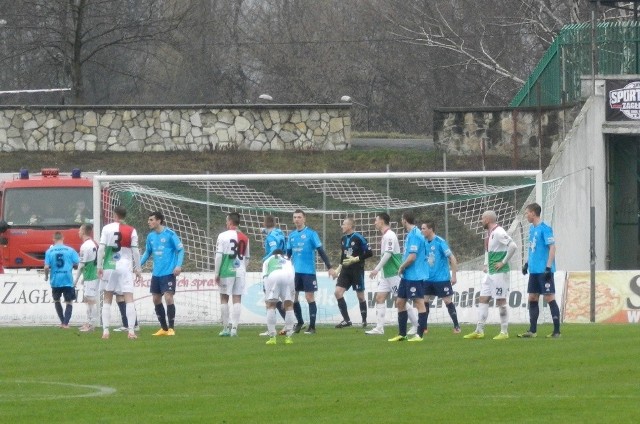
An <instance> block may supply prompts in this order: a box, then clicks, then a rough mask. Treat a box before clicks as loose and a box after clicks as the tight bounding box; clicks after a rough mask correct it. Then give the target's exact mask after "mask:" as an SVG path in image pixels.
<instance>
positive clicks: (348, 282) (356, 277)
mask: <svg viewBox="0 0 640 424" xmlns="http://www.w3.org/2000/svg"><path fill="white" fill-rule="evenodd" d="M354 224H355V222H354V220H353V218H345V219H344V220H343V221H342V225H341V226H340V228H341V229H342V234H343V236H342V239H341V241H340V246H341V250H342V253H341V255H340V263H341V264H342V270H341V271H340V274H339V275H338V281H337V283H336V290H335V296H336V300H337V301H338V308H339V309H340V313H341V314H342V322H340V323H339V324H337V325H336V328H345V327H351V325H352V324H351V318H349V311H348V310H347V302H346V301H345V300H344V292H345V291H347V290H349V288H350V287H353V290H355V292H356V296H357V297H358V302H359V303H360V316H361V317H362V328H365V327H366V326H367V300H366V299H365V297H364V261H365V259H367V258H370V257H371V256H373V252H372V251H371V248H370V247H369V244H368V243H367V240H366V239H365V238H364V237H363V236H362V234H360V233H357V232H356V231H355V230H354Z"/></svg>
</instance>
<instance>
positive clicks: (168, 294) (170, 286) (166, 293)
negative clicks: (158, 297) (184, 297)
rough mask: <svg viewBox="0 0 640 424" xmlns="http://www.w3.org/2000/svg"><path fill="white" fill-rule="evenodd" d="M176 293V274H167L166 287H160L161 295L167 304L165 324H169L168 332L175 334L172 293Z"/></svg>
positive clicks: (174, 305) (174, 308) (174, 306)
mask: <svg viewBox="0 0 640 424" xmlns="http://www.w3.org/2000/svg"><path fill="white" fill-rule="evenodd" d="M175 293H176V276H175V275H173V274H169V275H168V276H167V282H166V287H164V286H163V287H162V295H163V297H164V302H165V303H166V304H167V325H168V326H169V333H170V334H175V333H174V330H175V325H176V304H175V302H174V299H173V297H174V295H175Z"/></svg>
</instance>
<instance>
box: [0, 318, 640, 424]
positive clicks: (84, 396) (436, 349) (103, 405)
mask: <svg viewBox="0 0 640 424" xmlns="http://www.w3.org/2000/svg"><path fill="white" fill-rule="evenodd" d="M155 330H156V328H155V326H154V327H151V326H147V327H143V329H142V331H141V335H140V338H139V339H138V340H136V341H130V340H127V338H126V334H122V333H112V334H111V339H110V340H101V339H100V332H98V331H96V332H94V333H90V334H80V333H77V332H76V330H61V329H58V328H54V327H39V328H1V329H0V333H1V334H2V336H3V342H2V345H3V349H2V360H1V362H0V363H1V364H2V366H1V368H0V370H1V371H0V416H1V417H2V418H1V421H2V422H3V423H12V422H13V423H44V422H53V423H62V422H65V423H66V422H69V423H140V424H142V423H168V422H193V423H262V422H265V423H266V422H283V423H296V422H305V423H310V422H326V423H355V422H359V423H385V422H413V423H415V422H436V423H439V422H447V423H448V422H455V423H458V422H460V423H462V422H469V423H470V422H492V423H496V422H509V423H523V422H553V423H567V422H570V423H586V422H593V423H595V422H597V423H604V422H607V423H624V422H629V423H631V422H638V416H639V414H640V409H639V406H638V405H640V402H639V401H640V367H639V366H638V365H639V358H640V356H639V353H640V343H639V342H640V332H639V328H638V327H637V326H630V325H566V326H564V327H563V338H562V339H558V340H554V339H546V338H544V337H543V336H544V334H546V332H547V331H548V330H549V326H548V325H545V326H543V327H542V328H541V329H540V336H539V337H538V338H536V339H517V338H515V334H516V333H517V332H522V331H524V330H526V328H525V326H523V325H519V326H517V325H512V326H511V329H510V331H511V334H512V338H511V339H509V340H506V341H500V342H498V341H494V340H491V339H490V338H488V339H485V340H464V339H463V338H462V335H454V334H452V333H451V330H450V328H449V327H432V328H431V331H430V333H429V334H428V336H426V338H425V340H424V341H423V342H422V343H406V342H405V343H389V342H387V338H388V337H391V336H393V335H395V328H394V327H387V334H386V335H385V336H366V335H364V334H363V332H362V329H356V328H349V329H344V330H336V329H334V328H329V327H326V328H325V327H320V328H319V330H318V334H316V335H315V336H309V335H304V334H302V333H301V334H299V335H296V336H295V338H294V341H295V343H294V344H293V345H285V344H284V343H283V341H282V338H279V342H280V343H278V344H277V345H276V346H266V345H265V344H264V343H265V341H266V338H264V337H258V336H257V334H258V332H259V331H262V330H263V328H262V327H242V328H241V329H240V337H238V338H219V337H218V336H217V333H218V331H219V327H213V326H212V327H190V328H178V330H177V335H176V336H175V337H164V338H156V337H152V336H151V334H152V333H153V332H154V331H155ZM471 330H472V327H471V326H469V325H467V326H463V333H466V332H467V331H471ZM497 331H498V329H497V326H490V327H489V328H488V331H487V335H488V336H493V334H494V333H496V332H497ZM541 336H542V337H541Z"/></svg>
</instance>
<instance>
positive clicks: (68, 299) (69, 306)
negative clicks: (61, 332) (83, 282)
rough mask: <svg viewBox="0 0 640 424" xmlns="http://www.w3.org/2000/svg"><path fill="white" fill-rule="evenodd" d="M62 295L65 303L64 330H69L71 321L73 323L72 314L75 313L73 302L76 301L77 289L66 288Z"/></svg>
mask: <svg viewBox="0 0 640 424" xmlns="http://www.w3.org/2000/svg"><path fill="white" fill-rule="evenodd" d="M62 293H63V296H64V303H65V307H64V322H63V323H62V328H69V321H71V314H72V313H73V301H74V300H76V289H75V287H65V288H64V290H63V292H62Z"/></svg>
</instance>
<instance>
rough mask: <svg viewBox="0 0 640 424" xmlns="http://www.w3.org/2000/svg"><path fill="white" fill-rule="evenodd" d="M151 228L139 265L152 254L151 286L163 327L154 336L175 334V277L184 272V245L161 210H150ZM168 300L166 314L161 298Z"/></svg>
mask: <svg viewBox="0 0 640 424" xmlns="http://www.w3.org/2000/svg"><path fill="white" fill-rule="evenodd" d="M147 224H149V229H150V230H151V232H150V233H149V234H148V235H147V242H146V244H145V250H144V254H143V255H142V259H140V265H144V264H145V263H146V262H147V260H148V259H149V258H150V257H151V255H153V270H152V271H151V287H150V289H149V291H150V292H151V296H152V298H153V305H154V307H155V310H156V316H157V317H158V321H159V322H160V327H161V328H160V330H158V331H156V332H155V333H154V334H153V335H154V336H175V334H176V333H175V329H174V324H175V318H176V305H175V304H174V303H173V295H174V294H175V293H176V277H177V276H178V275H180V273H181V272H182V261H183V260H184V248H183V247H182V242H181V241H180V238H179V237H178V236H177V235H176V233H175V232H174V231H173V230H171V229H170V228H167V227H166V226H165V225H164V215H163V214H162V212H160V211H155V212H151V213H150V214H149V218H148V219H147ZM163 297H164V301H165V302H166V303H167V308H166V316H165V307H164V305H163V304H162V298H163Z"/></svg>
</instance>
